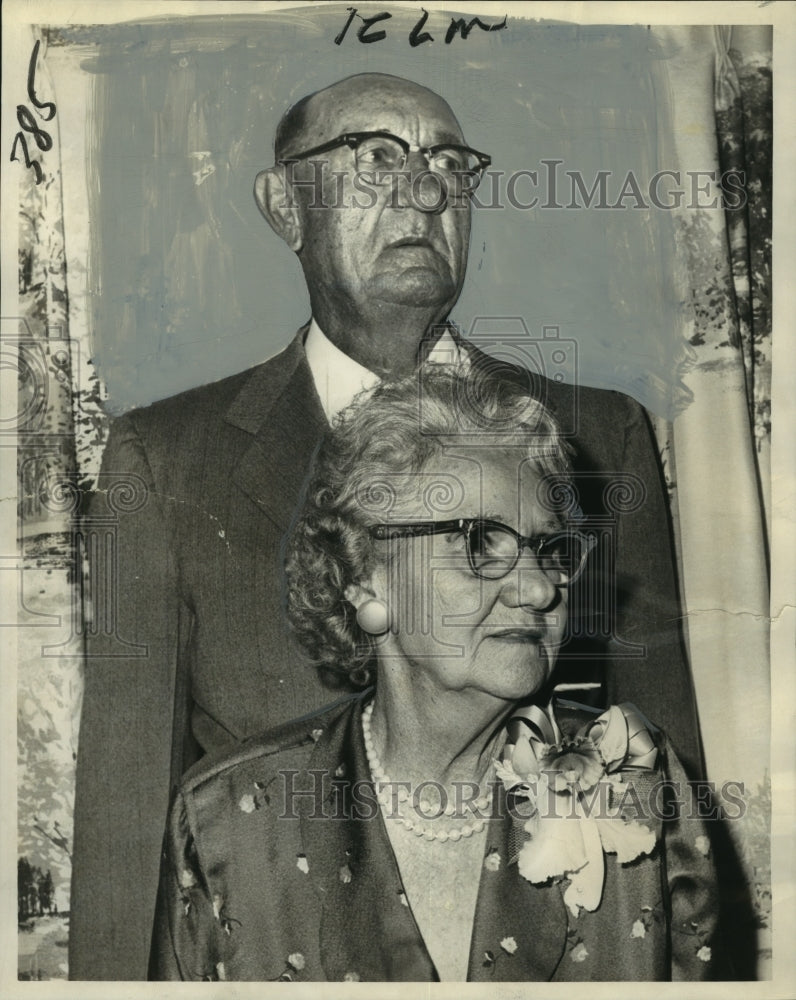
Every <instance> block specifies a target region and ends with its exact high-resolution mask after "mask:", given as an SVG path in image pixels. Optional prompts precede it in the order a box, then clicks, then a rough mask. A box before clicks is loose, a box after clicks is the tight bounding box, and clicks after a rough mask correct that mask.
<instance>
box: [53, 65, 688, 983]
mask: <svg viewBox="0 0 796 1000" xmlns="http://www.w3.org/2000/svg"><path fill="white" fill-rule="evenodd" d="M374 132H376V133H378V135H376V136H374V135H372V133H374ZM275 147H276V149H275V152H276V165H275V166H274V167H272V168H271V169H269V170H266V171H264V172H263V173H261V174H260V175H259V176H258V177H257V179H256V183H255V198H256V201H257V204H258V206H259V208H260V210H261V211H262V213H263V215H264V216H265V217H266V219H267V220H268V222H269V223H270V225H271V226H272V228H273V229H274V230H275V231H276V233H277V234H278V235H279V236H280V237H281V238H282V239H283V240H284V241H285V243H287V245H288V247H290V249H291V250H293V251H294V252H295V253H296V254H297V256H298V258H299V261H300V262H301V266H302V268H303V271H304V276H305V279H306V282H307V287H308V289H309V293H310V300H311V304H312V318H311V322H310V323H309V324H308V325H307V326H305V327H303V328H302V329H301V330H300V331H299V332H298V334H297V335H296V337H295V339H294V340H293V341H292V342H291V343H290V345H289V346H288V347H287V348H286V349H285V350H284V351H283V352H282V353H281V354H279V355H278V356H277V357H275V358H273V359H272V360H270V361H268V362H266V363H265V364H263V365H260V366H258V367H256V368H253V369H251V370H250V371H246V372H243V373H241V374H239V375H234V376H232V377H230V378H227V379H224V380H222V381H220V382H217V383H215V384H213V385H210V386H205V387H202V388H199V389H195V390H192V391H190V392H187V393H183V394H181V395H180V396H177V397H175V398H172V399H168V400H164V401H162V402H158V403H155V404H153V405H152V406H150V407H148V408H146V409H144V410H140V411H135V412H132V413H129V414H127V415H126V416H124V417H122V418H120V419H119V420H117V421H116V423H115V424H114V427H113V430H112V434H111V438H110V441H109V443H108V447H107V450H106V454H105V457H104V462H103V476H104V479H103V482H104V483H105V484H107V483H108V482H112V481H113V477H118V478H119V479H124V478H128V479H129V478H130V477H131V476H132V477H138V478H135V479H134V480H133V481H134V482H135V483H136V484H138V486H139V492H140V493H141V496H140V503H137V504H136V503H134V504H131V507H132V508H136V509H131V510H130V512H129V513H118V514H117V516H118V521H117V522H116V532H117V535H116V539H117V565H118V601H117V607H118V629H117V635H118V636H120V637H121V638H122V639H123V640H124V641H125V642H126V643H129V644H131V645H130V646H129V648H130V650H131V653H138V654H140V653H141V651H142V650H144V652H145V653H146V655H130V656H129V657H125V656H121V657H120V656H118V655H115V656H110V655H108V654H109V653H110V652H111V650H110V649H109V648H107V647H104V646H103V642H104V641H106V640H107V641H115V640H114V637H105V639H103V636H102V635H93V636H92V638H91V641H90V643H89V650H88V652H89V655H88V658H87V662H86V688H85V699H84V707H83V718H82V724H81V732H80V752H79V756H78V776H77V802H76V822H75V861H74V878H73V895H72V928H71V941H70V946H71V950H70V974H71V976H72V978H76V979H81V978H86V979H142V978H144V977H145V976H146V972H147V953H148V948H149V940H150V930H151V923H152V916H153V909H154V903H155V895H156V886H157V877H158V864H159V857H160V845H161V837H162V833H163V828H164V822H165V816H166V810H167V806H168V803H169V795H170V789H171V788H172V787H173V784H174V782H175V781H176V780H177V779H179V777H180V775H181V774H182V772H183V771H184V770H185V768H186V767H187V766H188V765H190V764H191V763H193V761H195V760H196V759H197V758H198V757H200V756H201V755H203V754H204V753H207V752H209V751H212V750H214V749H216V748H219V747H222V746H224V745H228V744H231V743H233V742H235V741H239V740H242V739H244V738H245V737H247V736H250V735H252V734H255V733H257V732H259V731H261V730H264V729H266V728H269V727H273V726H275V725H277V724H279V723H282V722H285V721H287V720H289V719H292V718H294V717H296V716H299V715H302V714H304V713H308V712H310V711H312V710H313V709H316V708H318V707H319V706H321V705H322V704H324V703H327V702H328V701H330V700H332V698H333V697H334V695H333V694H332V693H330V690H329V688H327V687H324V686H323V684H322V683H321V681H320V679H319V678H318V676H317V674H316V672H315V671H314V670H313V669H312V668H311V667H310V666H309V665H308V664H307V663H306V661H305V660H303V658H302V656H301V654H300V652H299V650H298V647H297V645H296V644H295V642H294V640H293V639H292V637H291V635H290V634H289V632H288V630H287V627H286V623H285V617H284V611H283V599H282V590H281V587H282V583H281V564H282V544H283V539H284V537H285V534H286V531H287V529H288V527H289V524H290V521H291V518H292V516H293V514H294V512H295V509H296V506H297V504H298V501H299V498H300V495H301V490H302V486H303V484H304V482H305V479H306V476H307V473H308V471H309V468H310V464H311V459H312V456H313V453H314V451H315V449H316V447H317V445H318V443H319V441H320V439H321V437H322V435H323V434H324V431H325V428H327V427H328V424H329V421H330V420H331V419H332V418H333V416H334V415H335V413H337V412H338V411H339V410H340V409H341V408H342V407H344V406H345V405H347V404H348V403H349V402H350V401H351V400H352V399H353V397H354V396H355V395H356V393H357V392H358V391H359V390H360V389H361V388H362V387H364V386H367V385H370V384H372V383H373V382H374V381H375V380H377V379H378V378H380V377H384V376H385V375H388V374H398V373H404V372H407V371H411V370H412V369H413V367H414V366H415V365H416V364H417V363H418V360H419V359H420V358H421V357H423V356H425V355H426V354H427V353H429V352H430V353H431V354H432V356H434V357H435V358H436V359H437V360H440V361H445V360H458V361H461V362H463V363H470V364H479V363H483V362H484V356H483V355H480V354H479V352H477V351H476V350H475V349H474V348H472V347H471V346H470V345H468V344H467V343H466V342H465V341H463V340H462V339H461V338H459V336H458V334H457V333H456V332H455V330H454V329H453V328H452V327H448V326H446V325H445V324H446V320H447V317H448V315H449V312H450V310H451V308H452V307H453V305H454V303H455V302H456V300H457V298H458V296H459V293H460V290H461V287H462V283H463V280H464V273H465V264H466V258H467V251H468V241H469V232H470V202H469V199H468V197H467V191H468V189H469V188H471V187H472V186H473V185H474V184H475V183H476V181H477V178H478V176H479V174H480V172H481V171H482V170H483V168H484V167H485V166H486V165H488V163H489V158H488V157H487V156H485V155H483V154H480V153H477V152H476V151H475V150H471V149H469V148H468V147H467V144H466V142H465V139H464V137H463V134H462V131H461V128H460V126H459V123H458V122H457V120H456V118H455V117H454V115H453V113H452V112H451V110H450V108H449V107H448V105H447V104H446V103H445V102H444V101H443V100H442V99H441V98H440V97H438V96H437V95H436V94H434V93H432V92H430V91H429V90H427V89H425V88H423V87H420V86H417V85H416V84H414V83H411V82H409V81H407V80H402V79H398V78H395V77H389V76H382V75H377V74H368V75H361V76H357V77H351V78H349V79H346V80H343V81H341V82H339V83H337V84H335V85H334V86H331V87H329V88H327V89H325V90H323V91H320V92H318V93H316V94H313V95H311V96H309V97H307V98H305V99H304V100H302V101H300V102H299V103H298V104H296V105H295V106H294V107H293V108H291V109H290V110H289V111H288V112H287V114H286V115H285V116H284V118H283V120H282V122H281V123H280V126H279V129H278V132H277V137H276V143H275ZM317 161H322V162H321V163H320V164H319V163H318V162H317ZM385 172H386V173H385ZM363 177H369V178H370V180H371V181H373V182H374V183H373V184H372V185H364V187H365V188H366V189H367V190H366V191H365V192H364V193H362V189H363V185H362V183H361V181H362V178H363ZM416 181H418V182H419V183H415V182H416ZM319 196H320V197H319ZM529 308H532V304H531V303H529ZM526 374H527V373H526ZM515 375H516V372H515V373H514V374H512V373H511V372H509V371H508V370H507V377H514V376H515ZM534 385H535V387H536V389H537V390H538V392H539V393H540V395H542V397H543V398H544V400H545V402H546V403H547V405H548V406H549V407H550V408H551V409H553V411H556V410H557V409H558V410H559V412H566V413H571V412H573V398H574V396H575V395H576V396H577V409H576V412H577V413H578V420H579V423H578V433H577V437H576V440H575V445H576V448H577V452H578V454H577V459H576V464H577V467H578V469H579V470H580V471H581V472H582V473H585V475H584V477H583V482H584V483H585V484H586V485H587V486H588V484H589V483H594V482H596V481H597V480H596V479H595V473H600V472H602V473H604V474H605V475H606V476H610V475H611V474H613V473H617V472H622V471H623V470H624V471H630V472H632V473H634V474H635V475H636V476H638V477H640V479H641V480H642V481H643V483H644V489H645V491H646V500H645V502H644V504H643V505H642V507H641V508H640V509H639V510H638V511H637V512H635V513H633V514H628V515H626V516H623V517H622V518H621V519H620V522H619V524H618V529H617V532H616V533H615V536H614V537H615V538H616V539H617V541H618V551H617V563H616V567H615V569H616V572H617V577H618V578H619V579H621V580H622V581H625V584H626V586H624V593H623V595H622V600H621V601H620V603H619V606H618V607H617V608H616V609H615V611H616V615H615V623H614V624H615V628H616V634H617V635H619V636H625V637H627V638H629V639H633V640H641V641H643V642H645V643H646V644H647V648H648V655H647V657H646V659H643V660H635V661H633V660H630V661H621V660H619V659H617V660H616V662H614V663H612V664H611V663H609V665H608V670H607V675H608V687H609V692H610V696H611V698H612V699H620V700H621V699H623V698H624V699H634V698H636V697H638V699H639V701H640V702H641V703H642V704H648V705H655V707H656V711H657V713H658V718H657V721H659V722H660V723H661V724H662V725H665V726H666V727H667V729H668V730H669V732H670V735H672V737H673V740H674V742H675V744H676V745H677V747H678V749H679V751H680V753H681V755H682V756H683V757H684V758H685V759H686V760H688V761H690V762H691V763H692V764H695V763H696V762H697V760H698V749H697V747H698V737H697V729H696V719H695V711H694V705H693V697H692V693H691V687H690V681H689V676H688V673H687V668H686V666H685V664H684V662H683V660H682V658H681V653H680V645H679V638H678V632H677V627H676V625H664V624H663V622H664V621H666V620H667V619H668V620H670V621H674V620H676V617H677V614H676V599H675V582H674V576H673V569H672V562H671V555H670V539H669V535H668V528H667V519H666V512H665V505H664V500H663V496H662V492H661V480H660V474H659V470H658V467H657V464H656V456H655V453H654V449H653V445H652V440H651V437H650V432H649V428H648V425H647V422H646V418H645V416H644V414H643V412H642V411H641V409H640V407H638V406H637V405H636V404H635V403H634V402H633V401H632V400H630V399H628V398H626V397H623V396H621V395H619V394H616V393H610V392H606V391H601V390H593V389H580V390H578V389H573V388H571V387H567V386H563V385H559V384H554V383H552V382H548V381H547V380H545V379H542V378H535V380H534ZM598 478H599V477H598ZM108 496H109V492H104V491H101V492H99V494H98V496H97V498H96V501H95V503H94V507H93V509H92V517H93V518H96V519H99V520H100V521H101V519H102V517H103V516H105V515H107V514H109V511H108V510H107V509H106V507H105V502H106V498H107V497H108ZM95 631H96V633H101V631H102V630H101V629H99V628H97V629H96V630H95ZM112 651H113V652H115V653H116V654H118V652H119V648H118V643H117V644H116V645H115V646H114V649H113V650H112ZM623 663H624V666H623V665H622V664H623Z"/></svg>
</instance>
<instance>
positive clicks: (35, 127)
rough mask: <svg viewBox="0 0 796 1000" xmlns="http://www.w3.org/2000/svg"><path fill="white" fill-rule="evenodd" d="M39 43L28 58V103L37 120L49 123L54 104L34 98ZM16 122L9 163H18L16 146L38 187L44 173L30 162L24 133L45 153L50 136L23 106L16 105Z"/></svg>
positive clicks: (53, 112)
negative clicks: (34, 110)
mask: <svg viewBox="0 0 796 1000" xmlns="http://www.w3.org/2000/svg"><path fill="white" fill-rule="evenodd" d="M40 45H41V41H37V42H36V44H35V45H34V46H33V52H32V53H31V56H30V63H29V64H28V101H30V103H31V104H32V105H33V107H34V108H35V109H36V111H37V113H38V115H39V118H41V119H42V121H45V122H49V121H52V120H53V118H55V112H56V108H55V104H54V103H53V101H40V100H39V98H38V97H37V96H36V61H37V59H38V56H39V46H40ZM17 122H18V124H19V127H20V129H21V131H19V132H17V134H16V135H15V136H14V144H13V146H12V147H11V161H12V162H13V161H16V162H19V160H18V157H17V146H20V147H21V149H22V155H23V157H24V158H25V166H26V167H27V168H29V169H32V170H33V173H34V175H35V177H36V184H37V185H39V184H41V182H42V181H43V180H44V171H43V170H42V168H41V164H40V163H39V161H38V160H31V158H30V155H29V153H28V142H27V139H26V138H25V133H26V132H27V133H28V135H30V136H31V137H32V138H33V141H34V142H35V143H36V145H37V146H38V147H39V149H40V150H41V151H42V152H43V153H46V152H48V151H49V150H50V149H52V148H53V140H52V136H51V135H50V133H49V132H47V131H46V130H45V129H43V128H41V127H40V126H39V124H38V122H37V121H36V119H35V118H34V117H33V112H32V111H31V110H30V108H28V107H27V106H26V105H24V104H18V105H17Z"/></svg>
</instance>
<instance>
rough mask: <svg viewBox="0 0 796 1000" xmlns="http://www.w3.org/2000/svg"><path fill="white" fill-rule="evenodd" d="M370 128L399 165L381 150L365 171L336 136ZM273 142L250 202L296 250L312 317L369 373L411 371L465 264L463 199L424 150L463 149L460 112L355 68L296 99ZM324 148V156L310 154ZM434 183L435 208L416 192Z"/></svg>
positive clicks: (421, 91)
mask: <svg viewBox="0 0 796 1000" xmlns="http://www.w3.org/2000/svg"><path fill="white" fill-rule="evenodd" d="M367 132H376V133H381V134H382V136H383V135H384V134H385V133H387V134H388V135H392V136H394V137H395V138H396V139H397V140H398V143H399V144H401V145H402V148H404V147H405V149H406V155H405V157H404V161H403V164H402V166H401V168H400V169H396V170H392V169H391V168H387V169H380V162H381V161H380V159H379V157H380V155H383V152H384V151H383V150H382V148H381V147H380V146H379V145H378V144H376V145H373V144H371V147H370V148H369V149H367V148H366V150H365V159H364V165H361V164H360V160H359V156H360V147H359V144H358V143H357V144H355V145H354V146H352V145H351V144H350V143H348V142H345V143H344V142H340V141H338V140H339V139H340V137H341V136H347V135H352V134H356V133H360V134H361V133H367ZM274 145H275V151H276V159H277V164H276V165H275V166H273V167H271V168H269V169H268V170H263V171H261V172H260V173H259V174H258V175H257V178H256V180H255V186H254V195H255V200H256V201H257V205H258V206H259V208H260V211H261V212H262V213H263V215H264V216H265V218H266V219H267V220H268V222H269V223H270V225H271V226H272V228H273V229H274V231H275V232H276V233H278V235H279V236H281V237H282V239H284V241H285V242H286V243H287V245H288V246H289V247H290V249H291V250H293V251H294V252H295V253H296V254H297V255H298V258H299V261H300V263H301V267H302V270H303V272H304V277H305V280H306V282H307V289H308V291H309V294H310V303H311V305H312V314H313V317H314V318H315V320H316V321H317V322H318V324H319V325H320V327H321V329H322V330H323V332H324V333H325V334H326V335H327V337H329V338H330V339H331V341H332V343H334V344H335V345H336V346H337V347H339V348H340V350H342V351H343V352H344V353H346V354H348V355H349V357H352V358H354V360H356V361H358V362H359V363H360V364H362V365H364V366H365V367H367V368H370V369H371V371H377V372H382V373H386V372H390V373H393V374H394V373H397V372H401V371H410V370H411V368H412V367H413V366H414V364H415V361H416V359H417V349H418V346H419V344H420V343H421V340H422V339H423V337H424V336H425V335H426V334H427V333H428V331H430V330H432V329H433V328H435V327H438V326H439V324H441V323H442V322H444V321H445V319H446V318H447V316H448V313H449V311H450V309H451V307H452V306H453V304H454V303H455V301H456V299H457V298H458V296H459V292H460V290H461V287H462V282H463V280H464V274H465V269H466V266H467V248H468V244H469V236H470V200H469V198H455V197H448V193H449V192H448V188H447V186H445V182H444V181H443V182H440V180H439V177H438V175H437V174H433V173H432V171H431V170H430V168H429V160H428V153H429V150H431V149H437V150H439V149H440V148H442V147H445V146H462V145H464V137H463V136H462V130H461V128H460V126H459V123H458V121H457V120H456V117H455V115H454V114H453V112H452V111H451V109H450V108H449V107H448V105H447V104H446V102H445V101H444V100H443V99H442V98H441V97H440V96H439V95H438V94H435V93H434V92H433V91H431V90H429V89H428V88H427V87H421V86H420V85H419V84H417V83H413V82H412V81H411V80H404V79H401V78H400V77H397V76H388V75H386V74H383V73H362V74H359V75H357V76H350V77H347V78H346V79H345V80H340V81H339V82H338V83H335V84H333V85H332V86H330V87H326V88H325V89H324V90H319V91H318V92H317V93H315V94H310V95H309V96H308V97H305V98H303V99H302V100H300V101H299V102H298V103H297V104H294V105H293V107H292V108H290V110H289V111H288V112H287V114H286V115H285V116H284V118H283V119H282V121H281V122H280V124H279V128H278V130H277V134H276V140H275V144H274ZM319 146H320V147H324V154H325V155H323V156H316V155H313V156H311V157H307V155H306V154H307V153H309V152H311V151H312V150H313V149H315V148H317V147H319ZM368 157H372V159H371V158H368ZM293 158H298V160H297V161H296V162H289V163H283V162H279V161H292V160H293ZM433 177H437V180H436V182H434V181H433ZM429 178H432V184H431V191H432V195H436V200H435V201H434V202H433V204H430V203H428V201H424V200H423V198H422V197H421V194H422V193H423V191H424V190H426V191H427V190H428V188H426V189H423V188H422V185H423V184H424V183H426V184H428V179H429ZM443 189H444V194H445V197H444V198H443V199H442V201H441V202H440V201H439V195H440V194H441V193H442V192H443ZM418 190H419V191H420V192H421V194H418V193H417V192H418Z"/></svg>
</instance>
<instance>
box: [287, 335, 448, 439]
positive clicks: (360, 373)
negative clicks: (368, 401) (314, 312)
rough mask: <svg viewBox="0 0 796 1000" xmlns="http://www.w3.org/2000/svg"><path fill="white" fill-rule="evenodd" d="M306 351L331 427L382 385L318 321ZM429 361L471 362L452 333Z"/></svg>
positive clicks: (308, 339) (443, 339) (307, 342)
mask: <svg viewBox="0 0 796 1000" xmlns="http://www.w3.org/2000/svg"><path fill="white" fill-rule="evenodd" d="M304 351H305V353H306V355H307V363H308V364H309V366H310V371H311V372H312V379H313V381H314V382H315V389H316V390H317V392H318V396H319V397H320V400H321V406H323V412H324V413H325V414H326V419H327V420H328V421H329V423H331V422H332V419H333V418H334V417H336V416H337V414H338V413H339V412H340V411H341V410H344V409H345V408H346V406H348V405H349V404H350V403H352V402H353V400H354V397H355V396H356V395H357V393H359V392H362V390H363V389H372V388H373V387H374V386H375V385H378V384H379V382H380V381H381V379H380V378H379V376H378V375H376V374H375V373H374V372H372V371H371V370H370V369H369V368H365V367H364V366H363V365H361V364H359V362H358V361H354V359H353V358H350V357H349V356H348V355H347V354H344V353H343V352H342V351H341V350H340V348H339V347H335V345H334V344H333V343H332V342H331V340H329V338H328V337H327V336H326V334H325V333H324V332H323V330H321V328H320V327H319V326H318V324H317V323H316V322H315V319H314V318H313V320H312V322H311V323H310V328H309V330H308V331H307V338H306V340H305V341H304ZM427 360H428V361H431V362H434V363H436V364H442V365H444V364H462V363H465V362H466V361H467V355H466V354H465V353H464V352H462V351H461V349H460V348H459V345H458V344H457V343H456V341H455V340H454V339H453V337H452V336H451V335H450V332H449V331H448V330H446V331H445V332H444V333H443V334H442V336H441V337H440V338H439V340H438V341H437V342H436V344H434V347H433V348H432V350H431V352H430V353H429V355H428V359H427Z"/></svg>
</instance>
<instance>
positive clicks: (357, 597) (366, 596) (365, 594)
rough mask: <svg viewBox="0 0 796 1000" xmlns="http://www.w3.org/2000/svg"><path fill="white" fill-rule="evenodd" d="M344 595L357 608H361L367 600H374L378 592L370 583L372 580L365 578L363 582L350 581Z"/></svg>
mask: <svg viewBox="0 0 796 1000" xmlns="http://www.w3.org/2000/svg"><path fill="white" fill-rule="evenodd" d="M343 596H344V597H345V599H346V600H347V601H348V603H349V604H353V605H354V607H355V608H356V609H357V610H359V608H360V607H361V606H362V605H363V604H364V603H365V601H372V600H374V599H375V598H376V594H375V593H374V590H373V588H372V587H371V585H370V580H363V581H362V582H361V583H349V585H348V586H347V587H346V589H345V591H344V592H343Z"/></svg>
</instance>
